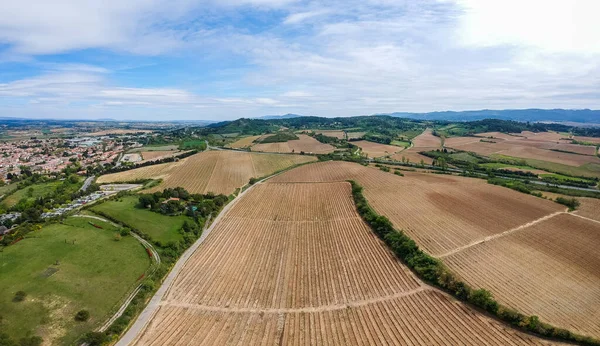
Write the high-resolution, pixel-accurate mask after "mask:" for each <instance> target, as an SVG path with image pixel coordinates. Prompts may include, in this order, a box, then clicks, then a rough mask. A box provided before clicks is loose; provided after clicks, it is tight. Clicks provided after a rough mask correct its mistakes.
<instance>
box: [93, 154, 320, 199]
mask: <svg viewBox="0 0 600 346" xmlns="http://www.w3.org/2000/svg"><path fill="white" fill-rule="evenodd" d="M315 160H316V158H315V157H312V156H302V155H276V154H257V153H244V152H234V151H208V152H203V153H199V154H196V155H193V156H190V157H187V158H185V159H182V160H180V161H178V162H172V163H165V164H160V165H154V166H148V167H142V168H137V169H133V170H130V171H125V172H120V173H113V174H108V175H103V176H101V177H100V178H98V182H99V183H114V182H123V181H133V180H137V179H158V178H162V179H163V183H162V184H160V185H158V186H156V187H154V188H153V189H151V190H150V192H153V191H162V190H163V189H165V188H174V187H178V186H181V187H183V188H185V189H186V190H188V191H189V192H191V193H207V192H214V193H223V194H231V193H233V192H234V190H235V189H236V188H238V187H241V186H243V185H245V184H246V183H248V180H249V179H250V178H251V177H262V176H265V175H268V174H271V173H274V172H276V171H278V170H281V169H284V168H287V167H289V166H293V165H295V164H299V163H304V162H310V161H315Z"/></svg>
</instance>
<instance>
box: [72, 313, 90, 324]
mask: <svg viewBox="0 0 600 346" xmlns="http://www.w3.org/2000/svg"><path fill="white" fill-rule="evenodd" d="M89 319H90V312H89V311H87V310H80V311H78V312H77V313H76V314H75V321H79V322H85V321H87V320H89Z"/></svg>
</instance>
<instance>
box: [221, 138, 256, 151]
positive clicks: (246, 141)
mask: <svg viewBox="0 0 600 346" xmlns="http://www.w3.org/2000/svg"><path fill="white" fill-rule="evenodd" d="M260 137H262V136H248V137H244V138H242V139H238V140H237V141H235V142H233V143H231V144H229V145H227V146H228V147H230V148H234V149H241V148H248V147H250V146H252V144H254V141H255V140H257V139H259V138H260Z"/></svg>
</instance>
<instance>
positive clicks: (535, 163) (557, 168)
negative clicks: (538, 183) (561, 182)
mask: <svg viewBox="0 0 600 346" xmlns="http://www.w3.org/2000/svg"><path fill="white" fill-rule="evenodd" d="M490 157H491V158H493V159H503V160H512V161H515V162H524V163H526V164H527V166H531V167H534V168H537V169H542V170H546V171H552V172H558V173H562V174H566V175H571V176H582V177H590V178H595V177H600V164H597V163H586V164H584V165H581V166H579V167H575V166H568V165H563V164H560V163H554V162H548V161H542V160H534V159H522V158H518V157H512V156H506V155H500V154H492V155H491V156H490Z"/></svg>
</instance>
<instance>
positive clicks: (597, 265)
mask: <svg viewBox="0 0 600 346" xmlns="http://www.w3.org/2000/svg"><path fill="white" fill-rule="evenodd" d="M599 245H600V223H597V222H594V221H589V220H586V219H582V218H579V217H577V216H574V215H568V214H562V215H558V216H554V217H552V218H550V219H547V220H544V221H541V222H539V223H537V224H535V225H532V226H530V227H526V228H524V229H522V230H519V231H517V232H514V233H511V234H507V235H506V236H503V237H499V238H496V239H493V240H490V241H486V242H483V243H480V244H478V245H475V246H472V247H469V248H467V249H464V250H463V251H460V252H457V253H454V254H451V255H450V256H448V257H445V258H444V262H445V263H446V264H447V265H448V266H449V267H450V269H452V270H454V271H455V272H456V273H458V275H459V276H460V277H462V278H463V279H464V280H465V281H466V282H467V283H469V284H471V285H473V286H474V287H485V288H486V289H489V290H490V291H491V292H492V293H494V296H495V297H496V299H497V300H498V301H499V302H500V303H502V304H505V305H507V306H509V307H512V308H516V309H517V310H519V311H522V312H524V313H526V314H530V315H537V316H539V317H540V319H542V320H543V321H546V322H548V323H551V324H553V325H556V326H560V327H563V328H567V329H570V330H573V331H577V332H578V333H581V334H584V335H590V336H593V337H596V338H597V337H600V252H599V251H598V246H599Z"/></svg>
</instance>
